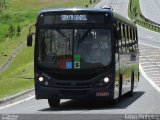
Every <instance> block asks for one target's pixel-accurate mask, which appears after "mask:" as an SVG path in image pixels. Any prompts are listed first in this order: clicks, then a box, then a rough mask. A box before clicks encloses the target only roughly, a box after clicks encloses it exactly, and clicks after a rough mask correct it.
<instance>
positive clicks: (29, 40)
mask: <svg viewBox="0 0 160 120" xmlns="http://www.w3.org/2000/svg"><path fill="white" fill-rule="evenodd" d="M27 46H28V47H31V46H32V34H28V36H27Z"/></svg>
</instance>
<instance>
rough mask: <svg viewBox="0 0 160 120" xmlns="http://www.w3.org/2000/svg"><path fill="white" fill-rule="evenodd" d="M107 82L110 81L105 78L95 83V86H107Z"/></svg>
mask: <svg viewBox="0 0 160 120" xmlns="http://www.w3.org/2000/svg"><path fill="white" fill-rule="evenodd" d="M109 81H110V80H109V78H108V77H105V78H103V79H101V80H99V81H97V84H96V85H97V86H105V85H108V83H109Z"/></svg>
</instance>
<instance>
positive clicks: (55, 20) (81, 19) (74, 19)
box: [42, 14, 105, 25]
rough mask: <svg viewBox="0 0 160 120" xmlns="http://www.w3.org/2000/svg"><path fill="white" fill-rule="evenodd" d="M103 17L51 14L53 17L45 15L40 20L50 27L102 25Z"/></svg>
mask: <svg viewBox="0 0 160 120" xmlns="http://www.w3.org/2000/svg"><path fill="white" fill-rule="evenodd" d="M104 17H105V16H104V15H103V14H100V15H96V14H90V15H89V14H55V15H54V14H53V15H45V16H44V17H43V18H42V20H43V24H45V25H51V24H67V23H68V24H72V23H73V24H76V23H78V24H83V23H87V24H89V23H92V24H93V23H104Z"/></svg>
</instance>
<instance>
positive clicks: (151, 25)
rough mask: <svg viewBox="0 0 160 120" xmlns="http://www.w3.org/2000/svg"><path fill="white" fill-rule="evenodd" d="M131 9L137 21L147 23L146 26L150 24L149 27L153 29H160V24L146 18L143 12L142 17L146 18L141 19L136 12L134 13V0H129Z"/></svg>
mask: <svg viewBox="0 0 160 120" xmlns="http://www.w3.org/2000/svg"><path fill="white" fill-rule="evenodd" d="M129 10H130V13H131V16H132V17H133V18H134V19H135V22H138V23H140V24H142V25H145V26H148V27H149V28H151V29H152V30H160V24H158V23H156V22H154V21H152V20H150V19H148V18H146V17H145V16H144V15H143V14H141V13H140V16H141V18H143V19H144V20H142V19H139V18H137V17H136V16H135V14H133V12H132V0H130V1H129Z"/></svg>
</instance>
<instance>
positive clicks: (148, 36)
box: [145, 36, 153, 38]
mask: <svg viewBox="0 0 160 120" xmlns="http://www.w3.org/2000/svg"><path fill="white" fill-rule="evenodd" d="M145 37H146V38H153V37H151V36H145Z"/></svg>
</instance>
